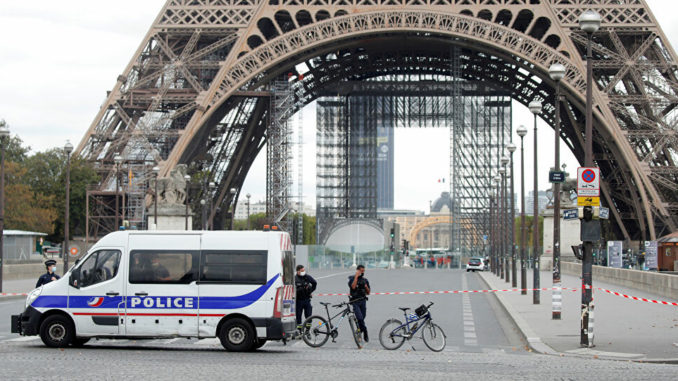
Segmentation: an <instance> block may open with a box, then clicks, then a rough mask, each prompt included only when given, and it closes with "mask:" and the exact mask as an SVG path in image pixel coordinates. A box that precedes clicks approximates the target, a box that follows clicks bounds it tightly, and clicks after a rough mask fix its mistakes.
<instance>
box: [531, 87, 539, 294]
mask: <svg viewBox="0 0 678 381" xmlns="http://www.w3.org/2000/svg"><path fill="white" fill-rule="evenodd" d="M529 108H530V112H531V113H532V114H534V161H533V165H534V168H533V171H534V177H533V181H534V185H533V189H534V197H533V199H534V200H532V203H533V208H534V209H533V213H532V304H539V303H540V302H541V300H540V299H541V293H540V291H539V287H540V286H539V283H540V282H539V254H537V250H539V236H538V235H539V185H538V184H537V179H538V176H537V115H539V114H541V108H542V107H541V102H539V101H538V100H536V99H535V100H533V101H532V102H530V105H529Z"/></svg>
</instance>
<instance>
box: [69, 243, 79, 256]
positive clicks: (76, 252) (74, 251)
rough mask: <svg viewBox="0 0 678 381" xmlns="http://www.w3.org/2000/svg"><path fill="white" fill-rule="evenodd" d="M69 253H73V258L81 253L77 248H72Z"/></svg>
mask: <svg viewBox="0 0 678 381" xmlns="http://www.w3.org/2000/svg"><path fill="white" fill-rule="evenodd" d="M69 251H70V252H71V256H72V257H75V256H76V255H78V253H79V252H80V250H78V248H77V247H75V246H73V247H71V249H70V250H69Z"/></svg>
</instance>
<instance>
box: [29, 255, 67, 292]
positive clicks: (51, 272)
mask: <svg viewBox="0 0 678 381" xmlns="http://www.w3.org/2000/svg"><path fill="white" fill-rule="evenodd" d="M45 267H47V273H46V274H42V275H40V278H38V283H36V284H35V288H38V287H40V286H42V285H45V284H47V283H49V282H51V281H54V280H59V279H61V277H60V276H58V275H57V274H56V269H57V267H56V261H55V260H54V259H48V260H46V261H45Z"/></svg>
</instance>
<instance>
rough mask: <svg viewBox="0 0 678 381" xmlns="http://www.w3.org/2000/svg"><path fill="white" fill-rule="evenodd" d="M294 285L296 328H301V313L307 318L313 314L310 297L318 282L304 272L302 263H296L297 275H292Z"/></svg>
mask: <svg viewBox="0 0 678 381" xmlns="http://www.w3.org/2000/svg"><path fill="white" fill-rule="evenodd" d="M294 285H295V286H296V288H297V328H298V329H301V313H302V312H303V313H304V318H306V319H308V317H309V316H311V314H313V306H312V305H311V297H312V294H313V291H315V289H316V287H317V286H318V282H316V281H315V279H313V277H311V276H310V275H308V274H306V269H305V268H304V265H297V275H296V276H295V277H294Z"/></svg>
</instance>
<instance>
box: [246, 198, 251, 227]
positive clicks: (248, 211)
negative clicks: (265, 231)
mask: <svg viewBox="0 0 678 381" xmlns="http://www.w3.org/2000/svg"><path fill="white" fill-rule="evenodd" d="M245 197H247V230H250V197H252V195H251V194H249V193H248V194H246V195H245Z"/></svg>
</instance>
